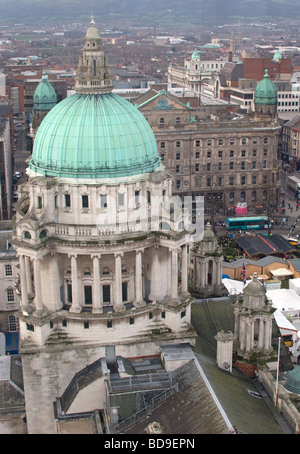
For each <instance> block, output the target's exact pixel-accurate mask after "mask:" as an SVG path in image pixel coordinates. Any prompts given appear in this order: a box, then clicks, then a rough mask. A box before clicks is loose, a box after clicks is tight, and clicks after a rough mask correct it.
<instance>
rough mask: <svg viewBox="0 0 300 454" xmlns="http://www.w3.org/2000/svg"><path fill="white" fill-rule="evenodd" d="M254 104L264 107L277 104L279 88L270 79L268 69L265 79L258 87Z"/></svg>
mask: <svg viewBox="0 0 300 454" xmlns="http://www.w3.org/2000/svg"><path fill="white" fill-rule="evenodd" d="M254 103H255V104H259V105H264V106H266V105H276V104H277V88H276V86H275V84H274V82H272V80H271V79H270V78H269V75H268V70H267V69H266V70H265V75H264V78H263V79H262V80H261V81H260V82H258V84H257V86H256V89H255V95H254Z"/></svg>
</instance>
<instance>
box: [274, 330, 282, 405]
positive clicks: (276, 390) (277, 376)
mask: <svg viewBox="0 0 300 454" xmlns="http://www.w3.org/2000/svg"><path fill="white" fill-rule="evenodd" d="M280 340H281V337H278V354H277V356H278V358H277V374H276V388H275V407H277V404H278V378H279V358H280Z"/></svg>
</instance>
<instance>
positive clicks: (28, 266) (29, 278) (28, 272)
mask: <svg viewBox="0 0 300 454" xmlns="http://www.w3.org/2000/svg"><path fill="white" fill-rule="evenodd" d="M25 270H26V282H27V291H28V295H33V289H32V275H31V263H30V257H28V255H26V256H25Z"/></svg>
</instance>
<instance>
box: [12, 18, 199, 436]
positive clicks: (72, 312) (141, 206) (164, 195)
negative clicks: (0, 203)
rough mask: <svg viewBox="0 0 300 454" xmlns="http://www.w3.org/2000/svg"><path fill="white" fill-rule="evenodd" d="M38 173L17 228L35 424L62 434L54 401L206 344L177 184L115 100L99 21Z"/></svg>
mask: <svg viewBox="0 0 300 454" xmlns="http://www.w3.org/2000/svg"><path fill="white" fill-rule="evenodd" d="M28 176H29V180H28V182H26V183H25V184H24V185H22V187H21V190H20V197H19V201H18V203H17V207H16V209H17V212H16V220H15V231H14V244H15V246H16V249H17V252H18V255H19V261H20V278H21V285H20V291H21V306H20V310H19V314H18V316H19V319H20V350H21V354H22V363H23V374H24V384H25V399H26V411H27V422H28V430H29V433H55V431H56V424H55V419H54V414H53V402H54V401H55V399H56V397H57V396H59V395H60V396H61V395H63V393H64V391H65V390H66V388H67V387H68V385H69V384H70V382H71V380H72V379H73V377H74V375H75V374H76V373H77V372H79V371H80V370H82V369H83V368H85V367H86V366H88V365H90V364H92V363H94V362H95V361H98V360H100V359H101V358H102V359H103V361H104V362H105V361H107V363H108V366H109V364H110V363H115V362H116V357H117V356H123V357H126V358H128V357H139V356H141V355H143V356H145V355H146V356H147V355H159V353H160V345H161V344H162V343H163V344H166V343H169V342H171V343H174V342H175V343H177V342H182V341H184V342H189V341H190V342H193V341H194V332H193V330H192V329H191V326H190V321H191V313H190V308H191V299H190V295H189V293H188V289H187V273H188V269H187V268H188V251H187V241H188V239H189V234H188V233H187V231H186V230H185V225H183V221H182V219H177V218H176V216H174V214H173V213H172V216H170V211H171V210H170V203H169V202H168V201H170V200H171V197H172V177H171V176H170V175H169V174H168V173H167V172H166V171H165V169H164V167H163V166H162V165H161V162H160V158H159V154H158V151H157V146H156V140H155V137H154V134H153V132H152V129H151V127H150V126H149V124H148V122H147V121H146V119H145V118H144V116H143V115H142V114H141V113H140V112H139V110H138V109H137V108H136V107H135V106H133V105H132V104H130V103H129V102H128V101H126V100H124V99H123V98H121V97H119V96H117V95H115V94H113V93H112V82H111V76H110V72H109V68H108V63H107V58H106V57H105V55H104V51H103V47H102V43H101V38H100V35H99V32H98V30H97V29H96V27H95V23H94V20H93V19H92V22H91V26H90V27H89V29H88V31H87V34H86V37H85V40H84V47H83V51H82V57H81V58H80V60H79V67H78V73H77V82H76V93H75V94H74V95H72V96H70V97H69V98H66V99H64V100H63V101H61V102H60V103H59V104H57V105H56V106H55V107H54V108H53V109H52V110H51V111H50V112H49V114H48V115H47V116H46V117H45V119H44V120H43V121H42V123H41V125H40V127H39V129H38V131H37V134H36V138H35V142H34V148H33V153H32V157H31V160H30V163H29V168H28ZM173 204H174V201H172V205H173ZM162 276H163V279H162ZM179 282H181V286H179ZM37 400H38V401H39V402H40V403H41V404H42V405H43V412H42V413H41V412H40V411H39V407H37V405H36V401H37ZM105 410H106V409H104V411H105Z"/></svg>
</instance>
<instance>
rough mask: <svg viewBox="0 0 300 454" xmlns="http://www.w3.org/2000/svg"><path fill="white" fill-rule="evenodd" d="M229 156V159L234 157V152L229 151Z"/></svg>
mask: <svg viewBox="0 0 300 454" xmlns="http://www.w3.org/2000/svg"><path fill="white" fill-rule="evenodd" d="M229 156H230V157H231V158H233V157H234V150H230V152H229Z"/></svg>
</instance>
